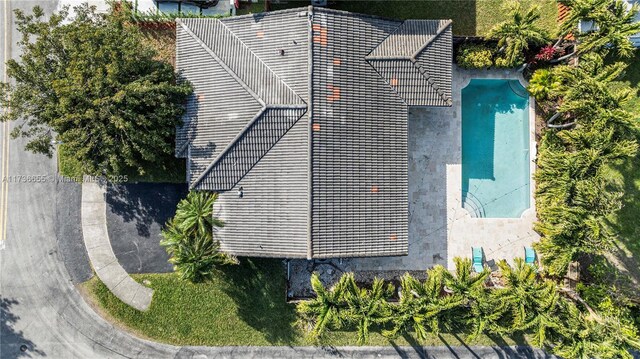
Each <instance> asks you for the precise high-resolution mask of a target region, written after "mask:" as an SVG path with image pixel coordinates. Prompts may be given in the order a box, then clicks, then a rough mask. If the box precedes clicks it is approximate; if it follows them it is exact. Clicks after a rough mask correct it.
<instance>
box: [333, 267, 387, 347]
mask: <svg viewBox="0 0 640 359" xmlns="http://www.w3.org/2000/svg"><path fill="white" fill-rule="evenodd" d="M347 278H348V279H347V282H346V285H345V287H346V288H345V292H344V300H345V302H346V303H347V309H346V310H344V311H343V317H344V320H345V321H346V322H347V323H351V324H354V325H355V327H356V329H357V332H358V343H359V344H364V343H366V342H367V341H368V340H369V329H370V327H371V326H372V325H380V324H383V323H385V322H386V321H388V320H389V315H390V308H389V303H388V302H387V300H388V299H389V298H390V297H391V296H392V295H393V285H392V284H391V283H388V284H386V285H385V283H384V281H383V280H382V279H380V278H375V279H374V280H373V284H372V286H371V289H366V288H359V287H358V285H357V284H356V282H355V280H354V278H353V275H350V276H348V277H347Z"/></svg>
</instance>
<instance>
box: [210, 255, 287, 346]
mask: <svg viewBox="0 0 640 359" xmlns="http://www.w3.org/2000/svg"><path fill="white" fill-rule="evenodd" d="M240 262H241V264H240V265H238V266H228V267H225V268H224V269H223V271H224V274H225V276H226V277H227V280H226V281H225V282H226V283H228V285H227V286H225V287H224V288H223V290H224V291H225V292H226V293H227V294H228V295H229V296H230V297H231V298H233V299H234V301H235V302H236V304H237V305H238V315H239V317H240V318H241V319H242V320H244V321H245V322H246V323H247V324H248V325H249V326H251V327H253V328H254V329H256V330H258V331H259V332H261V333H262V334H263V335H264V337H265V339H266V340H267V341H268V342H269V343H271V344H277V345H286V344H293V343H295V342H296V339H297V334H296V330H295V321H296V312H295V306H294V305H293V304H289V303H287V302H286V300H285V288H286V285H285V279H286V278H285V271H284V266H283V264H282V261H281V260H279V259H264V258H240Z"/></svg>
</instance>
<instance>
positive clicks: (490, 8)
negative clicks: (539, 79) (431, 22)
mask: <svg viewBox="0 0 640 359" xmlns="http://www.w3.org/2000/svg"><path fill="white" fill-rule="evenodd" d="M520 2H521V3H522V5H523V7H524V8H525V9H527V8H529V6H531V5H538V6H539V7H540V11H541V15H542V16H541V18H540V20H539V24H540V26H541V27H542V28H544V29H548V30H549V31H551V32H552V35H553V34H554V33H555V32H556V31H557V28H558V24H557V21H556V20H557V16H558V10H557V5H556V2H555V0H521V1H520ZM505 3H506V2H505V1H503V0H417V1H406V0H405V1H403V0H391V1H389V0H384V1H380V0H374V1H358V0H351V1H336V2H335V3H332V4H331V5H330V6H329V7H330V8H333V9H338V10H345V11H351V12H357V13H363V14H370V15H377V16H383V17H389V18H394V19H402V20H404V19H452V20H453V33H454V34H455V35H460V36H484V35H486V34H487V33H488V32H489V30H490V29H491V28H492V27H493V26H494V25H495V24H497V23H499V22H502V21H504V20H506V18H507V15H508V11H506V10H505ZM308 5H309V2H308V1H287V2H286V3H281V4H273V5H272V9H273V10H280V9H284V8H292V7H301V6H308ZM258 11H262V7H260V9H258Z"/></svg>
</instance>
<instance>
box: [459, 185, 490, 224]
mask: <svg viewBox="0 0 640 359" xmlns="http://www.w3.org/2000/svg"><path fill="white" fill-rule="evenodd" d="M462 208H464V209H466V210H467V211H468V212H469V214H471V217H473V218H484V217H485V213H484V206H483V205H482V203H481V202H480V200H479V199H478V198H477V197H476V196H474V195H473V194H472V193H471V192H469V191H462Z"/></svg>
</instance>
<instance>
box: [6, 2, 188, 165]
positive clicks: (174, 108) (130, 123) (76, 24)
mask: <svg viewBox="0 0 640 359" xmlns="http://www.w3.org/2000/svg"><path fill="white" fill-rule="evenodd" d="M75 13H76V15H75V17H73V18H71V17H70V16H69V12H68V7H66V8H64V9H63V10H62V11H60V12H59V13H56V14H53V15H52V16H50V17H49V18H48V19H47V20H45V19H44V18H45V17H44V12H43V11H42V9H41V8H40V7H38V6H36V7H34V8H33V14H25V13H24V12H22V11H21V10H15V22H16V27H17V30H18V32H19V33H20V34H21V35H22V37H21V40H20V41H19V43H18V44H19V45H20V47H21V49H22V52H21V55H20V57H19V59H18V60H9V61H8V62H7V64H6V67H7V74H8V75H9V77H10V78H11V79H13V80H14V84H9V83H5V84H2V85H0V104H1V105H2V107H4V108H7V109H8V111H6V112H4V113H3V114H2V115H0V119H1V120H2V121H11V120H17V121H18V124H17V126H15V128H14V130H13V131H12V136H13V137H14V138H16V137H26V138H28V139H29V142H28V143H27V145H26V149H27V150H29V151H32V152H36V153H43V154H47V155H49V156H51V154H52V149H53V143H55V142H54V141H53V140H54V136H55V140H57V141H61V142H64V145H65V148H66V149H67V151H66V152H67V153H69V154H71V155H72V156H73V157H74V159H75V160H76V161H77V162H79V163H80V166H81V167H82V170H83V171H84V173H86V174H93V175H102V174H107V175H113V174H122V173H128V172H130V171H137V172H138V173H140V174H144V173H145V169H146V168H148V167H149V166H155V165H159V164H162V163H164V161H166V159H167V158H168V157H169V156H171V155H172V154H173V151H174V137H175V128H176V126H177V125H178V124H179V123H180V117H181V116H182V114H183V113H184V107H183V105H184V103H185V101H186V99H187V96H188V95H189V94H190V93H191V92H192V89H191V86H190V85H189V84H188V83H186V82H182V83H179V84H178V83H176V76H175V73H174V71H173V68H172V66H171V65H170V64H168V63H164V62H160V61H157V60H154V56H155V51H154V50H153V49H152V48H150V47H148V46H144V45H143V42H142V41H141V35H140V33H139V31H138V30H137V28H136V27H135V26H129V25H128V24H127V18H126V17H124V16H122V15H121V14H120V13H119V12H111V13H109V14H99V13H97V12H96V10H95V7H90V6H88V5H87V4H84V5H81V6H78V7H75Z"/></svg>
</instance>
